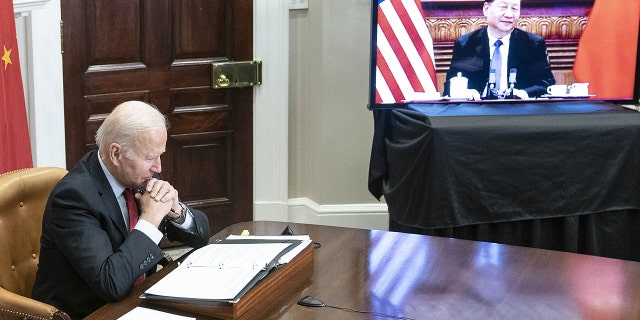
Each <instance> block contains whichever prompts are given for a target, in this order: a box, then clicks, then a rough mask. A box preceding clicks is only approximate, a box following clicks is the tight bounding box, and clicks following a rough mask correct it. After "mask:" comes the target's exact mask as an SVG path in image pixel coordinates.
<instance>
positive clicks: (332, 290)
mask: <svg viewBox="0 0 640 320" xmlns="http://www.w3.org/2000/svg"><path fill="white" fill-rule="evenodd" d="M286 226H290V227H291V229H292V231H293V232H294V233H295V234H308V235H310V236H311V238H312V239H313V240H314V241H316V242H318V243H319V244H320V247H319V248H317V249H315V252H314V255H315V257H314V259H315V267H314V274H313V277H312V279H311V281H309V282H308V284H307V285H306V286H304V288H302V289H299V290H296V291H288V290H287V288H286V287H282V288H281V291H278V292H274V294H278V295H284V296H285V297H286V301H285V303H283V304H282V305H274V306H272V310H269V311H268V315H267V316H266V317H265V319H291V320H293V319H296V320H298V319H388V318H387V317H383V316H380V314H384V315H391V316H394V319H563V320H566V319H638V318H640V303H639V301H640V263H639V262H634V261H626V260H616V259H610V258H603V257H597V256H589V255H581V254H575V253H567V252H560V251H550V250H543V249H535V248H527V247H518V246H509V245H502V244H495V243H489V242H478V241H469V240H460V239H451V238H441V237H432V236H424V235H415V234H407V233H397V232H387V231H372V230H363V229H352V228H341V227H330V226H318V225H306V224H296V223H283V222H265V221H253V222H245V223H238V224H235V225H232V226H229V227H228V228H226V229H224V230H222V231H221V232H219V233H218V234H216V235H214V236H213V237H212V238H211V239H212V241H215V240H216V239H222V238H225V237H227V236H228V235H229V234H240V233H241V232H242V231H243V230H245V229H246V230H249V231H250V232H251V234H253V235H279V234H280V233H281V232H282V230H283V229H284V228H285V227H286ZM173 264H176V262H173ZM174 267H175V265H173V266H172V265H170V266H168V267H166V268H164V269H162V270H160V271H159V272H158V273H156V274H155V275H153V276H151V277H150V278H148V279H147V280H145V281H144V283H142V284H141V285H139V286H137V287H135V288H134V289H133V290H132V292H131V293H130V294H129V296H128V297H127V298H126V299H125V300H124V301H121V302H118V303H111V304H108V305H106V306H104V307H102V308H101V309H99V310H97V311H96V312H95V313H93V314H91V315H90V316H89V317H88V318H87V319H116V318H118V317H120V316H122V315H124V314H125V313H127V312H128V311H129V310H131V309H133V308H135V307H137V306H143V307H147V308H151V309H156V310H162V311H166V312H170V313H173V314H179V315H185V316H190V317H194V318H197V319H211V318H208V317H204V316H200V315H197V314H189V313H186V312H182V311H178V310H175V309H169V308H163V307H159V306H157V305H152V304H148V303H146V302H145V301H143V300H141V299H139V298H138V296H139V295H140V294H141V293H142V292H143V291H144V290H146V289H147V288H149V287H150V286H151V285H152V284H154V283H156V282H157V281H158V280H159V279H161V278H162V277H163V276H165V275H166V274H167V273H168V272H169V271H170V270H171V269H173V268H174ZM203 285H206V284H205V283H203ZM306 295H311V296H315V297H317V298H319V299H321V300H322V301H324V303H325V304H327V305H329V306H335V307H341V308H347V309H353V310H359V311H368V312H372V313H376V314H378V315H374V314H366V313H355V312H352V311H347V310H339V309H335V308H329V307H320V308H310V307H302V306H299V305H297V304H296V302H297V301H298V300H299V299H300V298H301V297H303V296H306Z"/></svg>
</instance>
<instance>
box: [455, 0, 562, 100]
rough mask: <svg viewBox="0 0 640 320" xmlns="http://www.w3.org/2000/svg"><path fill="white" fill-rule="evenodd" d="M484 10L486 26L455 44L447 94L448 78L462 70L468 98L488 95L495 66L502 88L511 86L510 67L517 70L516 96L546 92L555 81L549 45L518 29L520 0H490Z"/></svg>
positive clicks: (538, 94) (536, 36)
mask: <svg viewBox="0 0 640 320" xmlns="http://www.w3.org/2000/svg"><path fill="white" fill-rule="evenodd" d="M483 13H484V16H485V17H486V18H487V27H484V28H481V29H478V30H475V31H473V32H471V33H468V34H465V35H464V36H462V37H460V38H459V39H458V40H456V42H455V44H454V47H453V56H452V59H451V67H450V68H449V71H448V72H447V80H446V83H445V89H444V95H450V90H449V89H450V82H449V81H450V79H451V78H452V77H455V76H456V75H457V74H458V73H460V74H461V75H462V76H463V77H466V78H467V79H468V89H469V91H468V95H467V96H468V98H472V99H476V100H477V99H480V97H485V96H486V95H487V85H488V83H489V74H490V69H492V68H493V69H494V70H495V74H496V79H495V80H496V86H498V87H499V88H500V89H499V90H500V91H502V90H504V89H506V88H507V87H508V79H509V75H510V72H511V71H510V70H512V69H515V70H516V71H517V72H516V73H517V76H516V87H515V89H516V90H514V93H515V97H517V98H523V99H526V98H529V97H538V96H540V95H542V94H545V93H547V87H548V86H550V85H552V84H555V82H556V81H555V78H554V77H553V74H552V73H551V66H550V65H549V57H548V55H547V47H546V44H545V41H544V39H543V38H542V37H540V36H538V35H535V34H532V33H528V32H526V31H523V30H520V29H517V28H516V24H517V22H518V19H519V18H520V0H487V1H485V3H484V6H483ZM496 52H498V54H497V55H496ZM492 60H494V65H493V66H492ZM496 61H499V62H497V66H496V65H495V63H496Z"/></svg>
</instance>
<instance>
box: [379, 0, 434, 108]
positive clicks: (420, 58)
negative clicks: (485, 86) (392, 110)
mask: <svg viewBox="0 0 640 320" xmlns="http://www.w3.org/2000/svg"><path fill="white" fill-rule="evenodd" d="M377 28H378V30H377V33H376V35H377V39H376V44H377V54H376V103H394V102H401V101H402V100H410V99H411V98H412V97H416V93H425V92H426V93H428V94H437V92H438V90H437V86H436V83H437V80H436V68H435V64H434V62H433V58H432V57H433V56H434V55H433V39H432V38H431V34H430V33H429V29H428V28H427V25H426V23H425V15H424V12H423V11H422V7H421V3H420V0H381V1H379V3H378V25H377Z"/></svg>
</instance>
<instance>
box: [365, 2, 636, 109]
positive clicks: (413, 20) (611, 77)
mask: <svg viewBox="0 0 640 320" xmlns="http://www.w3.org/2000/svg"><path fill="white" fill-rule="evenodd" d="M372 9H373V10H372V28H371V30H372V34H371V40H372V41H371V69H370V97H369V101H370V103H369V108H370V109H375V108H389V107H397V106H402V105H405V104H407V103H437V102H451V101H472V100H494V101H495V102H500V101H503V100H504V101H513V100H512V99H516V100H549V99H551V100H555V99H591V100H607V101H613V102H621V103H638V101H639V99H640V93H639V91H640V89H639V86H640V82H639V78H640V77H639V73H640V72H639V69H640V68H639V67H638V56H639V54H638V51H639V50H638V42H639V29H640V14H638V13H639V12H640V4H639V2H638V1H631V2H627V1H607V0H559V1H558V0H521V1H518V0H493V1H486V2H485V1H483V0H373V3H372ZM496 53H497V54H496Z"/></svg>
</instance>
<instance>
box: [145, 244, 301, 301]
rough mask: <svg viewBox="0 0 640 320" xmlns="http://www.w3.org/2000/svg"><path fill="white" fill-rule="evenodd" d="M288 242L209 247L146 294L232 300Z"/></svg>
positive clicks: (195, 252)
mask: <svg viewBox="0 0 640 320" xmlns="http://www.w3.org/2000/svg"><path fill="white" fill-rule="evenodd" d="M289 245H290V244H289V243H251V244H224V243H214V244H209V245H207V246H205V247H203V248H200V249H198V250H196V251H194V252H193V253H191V254H190V255H189V256H188V257H187V259H186V260H185V261H184V262H183V263H182V264H181V265H180V266H178V268H176V269H175V270H173V271H171V272H170V273H169V274H168V275H167V276H165V277H164V278H162V279H161V280H160V281H158V283H156V284H155V285H153V286H152V287H151V288H149V289H148V290H147V291H146V292H145V293H146V294H151V295H158V296H166V297H174V298H190V299H206V300H232V299H234V298H235V297H236V296H237V295H238V293H240V291H242V289H244V288H245V287H246V286H247V284H249V283H250V282H251V280H253V279H254V278H255V277H256V276H257V275H258V273H260V272H261V271H263V270H265V267H267V266H268V265H269V264H270V263H271V262H272V261H273V260H274V259H275V257H276V256H278V254H279V253H280V252H282V251H283V250H284V249H285V248H287V247H288V246H289Z"/></svg>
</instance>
